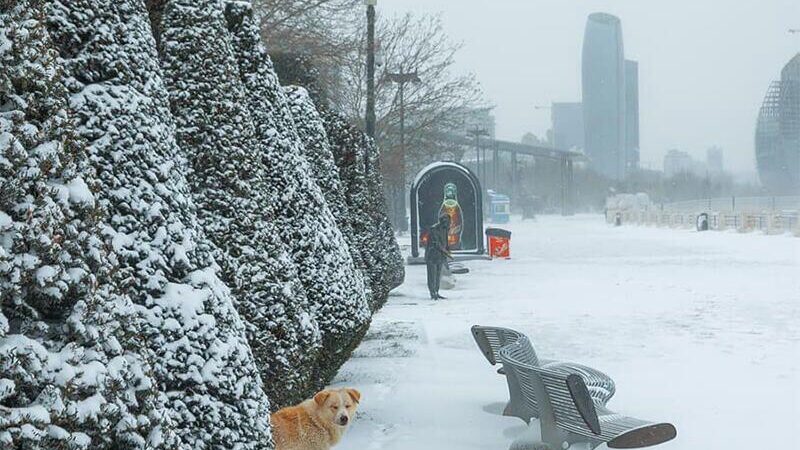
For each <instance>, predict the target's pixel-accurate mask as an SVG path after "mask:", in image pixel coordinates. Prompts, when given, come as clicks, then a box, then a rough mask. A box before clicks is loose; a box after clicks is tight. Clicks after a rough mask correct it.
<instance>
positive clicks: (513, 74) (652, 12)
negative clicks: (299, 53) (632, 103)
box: [378, 0, 800, 176]
mask: <svg viewBox="0 0 800 450" xmlns="http://www.w3.org/2000/svg"><path fill="white" fill-rule="evenodd" d="M378 9H379V11H380V13H381V14H387V15H394V14H404V13H406V12H407V11H414V12H415V14H417V13H442V18H443V24H444V27H445V29H446V31H447V32H448V34H450V36H451V37H452V38H453V39H454V40H455V41H457V42H463V43H464V48H463V49H462V50H461V52H459V54H458V55H456V66H457V69H458V70H460V71H464V72H473V73H475V75H476V76H477V78H478V80H479V81H480V82H481V85H482V86H483V88H484V91H485V93H486V96H487V98H488V100H490V101H491V102H492V103H493V104H494V105H496V106H497V107H496V108H495V110H494V114H495V116H496V118H497V135H498V138H501V139H507V140H514V141H518V140H519V139H520V138H521V136H522V135H523V134H525V132H528V131H530V132H533V133H535V134H536V135H537V136H545V135H546V131H547V129H549V128H550V126H551V118H550V111H547V110H541V109H540V110H537V109H535V108H534V107H535V106H537V105H550V104H551V103H554V102H577V101H580V100H581V70H580V69H581V48H582V44H583V30H584V27H585V23H586V18H587V17H588V15H589V14H591V13H593V12H597V11H605V12H608V13H610V14H614V15H616V16H617V17H619V18H620V19H621V20H622V22H623V24H624V27H625V29H624V33H625V44H626V48H625V50H626V55H627V56H628V58H629V59H633V60H636V61H638V62H639V65H640V66H639V68H640V72H639V80H640V83H639V87H640V92H639V98H640V120H641V123H640V129H641V131H640V136H641V139H640V148H641V166H642V167H644V168H653V169H655V168H660V167H661V165H662V160H663V156H664V155H665V154H666V152H667V151H668V150H669V149H671V148H681V149H685V150H686V151H688V152H690V153H691V154H692V155H693V156H695V157H697V158H703V157H704V154H705V151H706V149H707V148H708V147H710V146H712V145H718V146H720V147H722V148H724V149H725V151H726V167H727V169H726V170H730V171H731V172H734V173H741V172H746V173H747V174H752V175H753V176H755V173H756V165H755V154H754V153H755V152H754V139H753V135H754V121H755V119H756V118H757V116H758V111H759V107H760V106H761V102H762V100H763V98H764V94H765V92H766V89H767V86H768V85H769V83H770V82H771V81H772V80H775V79H777V78H778V77H779V75H780V69H781V68H782V67H783V65H784V64H785V63H786V61H787V60H788V59H789V58H791V57H792V56H793V55H794V54H795V53H797V51H798V50H800V34H794V35H792V34H789V33H788V29H790V28H800V2H797V1H795V0H771V1H759V0H742V1H738V2H734V3H731V2H722V1H707V2H695V1H691V0H675V1H671V2H641V1H638V0H597V1H593V2H580V1H577V0H575V1H572V0H545V1H543V2H535V3H534V2H529V1H526V0H503V1H502V2H499V3H498V5H487V4H485V3H483V2H477V1H464V0H403V1H397V0H380V1H379V4H378ZM497 24H503V25H502V26H499V25H497ZM476 29H480V30H482V32H481V33H476V32H475V30H476ZM742 30H752V31H753V32H748V33H743V32H742ZM700 37H702V38H700Z"/></svg>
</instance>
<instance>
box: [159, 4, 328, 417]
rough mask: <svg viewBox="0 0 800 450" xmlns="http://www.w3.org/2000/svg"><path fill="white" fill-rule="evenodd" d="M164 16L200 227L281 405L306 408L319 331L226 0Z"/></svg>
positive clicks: (166, 60) (162, 44)
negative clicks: (274, 207)
mask: <svg viewBox="0 0 800 450" xmlns="http://www.w3.org/2000/svg"><path fill="white" fill-rule="evenodd" d="M158 15H159V16H160V19H159V24H158V26H156V27H154V28H155V29H158V30H160V35H159V39H158V42H159V53H160V56H161V61H162V67H163V70H164V78H165V82H166V84H167V90H168V91H169V93H170V102H171V104H172V112H173V115H174V117H175V120H176V125H177V129H176V138H177V141H178V145H179V147H180V149H181V152H182V154H184V155H186V157H187V159H188V161H189V163H190V166H191V169H192V172H191V175H190V176H189V177H188V179H189V184H190V186H191V191H192V196H193V198H194V200H195V203H196V204H197V206H198V208H199V214H198V215H199V221H200V223H201V225H202V226H203V228H204V229H205V231H206V233H207V234H208V236H209V238H210V239H211V240H212V241H214V243H215V244H216V246H217V247H218V248H219V249H220V254H219V255H218V257H217V261H218V262H219V263H220V265H221V267H222V275H223V279H224V280H225V281H226V282H227V283H228V285H229V286H230V287H231V289H232V291H233V293H234V294H235V298H236V305H237V309H238V310H239V313H240V315H241V316H242V318H243V320H244V321H245V324H246V326H247V331H248V340H249V342H250V345H251V347H252V349H253V354H254V356H255V358H256V362H257V364H258V366H259V369H260V371H261V378H262V380H263V382H264V388H265V390H266V391H267V393H268V394H269V397H270V401H271V403H272V407H273V408H278V407H280V406H287V405H290V404H295V403H298V402H299V401H301V400H303V399H304V398H307V396H309V395H310V394H312V390H313V389H315V388H316V387H317V385H316V383H314V382H312V377H311V375H312V371H311V370H310V369H311V368H312V367H313V365H314V363H315V360H316V358H317V354H318V350H319V347H320V336H319V328H318V327H317V325H316V322H315V320H314V318H313V317H312V315H311V311H310V309H309V303H308V300H307V298H306V294H305V291H304V289H303V286H302V284H301V283H300V281H299V279H298V278H297V275H298V274H297V269H296V267H295V266H294V263H293V262H292V260H291V259H290V257H289V255H288V253H287V251H286V248H285V247H284V246H283V245H281V241H280V238H279V236H278V231H277V229H276V228H275V224H274V223H273V218H272V217H271V214H270V210H271V203H272V198H271V197H270V196H269V193H270V191H271V188H270V184H269V183H270V182H269V176H270V173H269V172H268V170H267V168H266V167H265V166H264V165H263V164H261V161H260V158H259V155H257V154H256V152H255V151H254V150H255V149H256V148H258V145H257V144H256V141H255V125H254V123H253V119H252V117H251V116H250V112H249V111H248V110H247V108H246V105H245V93H244V86H243V85H242V82H241V80H240V79H239V77H238V76H231V74H233V73H236V72H237V70H238V68H237V67H236V60H235V59H234V57H233V54H232V53H231V46H230V39H229V35H228V30H227V29H226V24H225V19H224V17H223V10H222V6H221V4H220V2H219V0H173V1H168V2H166V4H165V7H164V9H163V10H162V11H159V14H158ZM209 42H213V43H214V45H209ZM209 61H213V63H209Z"/></svg>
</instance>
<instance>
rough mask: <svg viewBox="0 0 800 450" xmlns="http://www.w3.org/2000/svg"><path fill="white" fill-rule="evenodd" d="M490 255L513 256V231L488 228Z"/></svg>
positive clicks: (495, 256) (494, 256) (487, 236)
mask: <svg viewBox="0 0 800 450" xmlns="http://www.w3.org/2000/svg"><path fill="white" fill-rule="evenodd" d="M486 239H487V241H488V245H487V247H488V248H489V256H491V257H492V258H510V257H511V232H510V231H508V230H504V229H502V228H487V229H486Z"/></svg>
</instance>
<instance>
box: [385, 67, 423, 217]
mask: <svg viewBox="0 0 800 450" xmlns="http://www.w3.org/2000/svg"><path fill="white" fill-rule="evenodd" d="M386 78H387V79H388V80H389V81H392V82H394V83H397V84H398V86H399V87H398V91H399V92H398V96H399V97H400V151H399V152H398V153H399V154H398V157H397V166H398V167H397V170H398V174H397V186H395V201H394V204H395V208H394V209H395V226H396V227H397V228H398V229H399V230H400V231H406V230H407V223H406V194H405V189H406V104H405V85H406V83H419V82H420V79H419V76H418V75H417V72H416V71H414V72H403V69H402V68H401V69H400V72H396V73H388V72H387V73H386Z"/></svg>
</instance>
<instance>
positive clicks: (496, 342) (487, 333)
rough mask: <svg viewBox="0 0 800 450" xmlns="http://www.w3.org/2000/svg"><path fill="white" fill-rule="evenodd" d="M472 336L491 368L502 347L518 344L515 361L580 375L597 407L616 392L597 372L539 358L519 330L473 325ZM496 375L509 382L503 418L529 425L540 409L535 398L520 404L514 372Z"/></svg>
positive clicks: (609, 382)
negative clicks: (514, 419)
mask: <svg viewBox="0 0 800 450" xmlns="http://www.w3.org/2000/svg"><path fill="white" fill-rule="evenodd" d="M472 336H473V338H474V339H475V342H476V343H477V344H478V348H479V349H480V351H481V353H483V356H485V357H486V359H487V360H488V361H489V364H491V365H493V366H494V365H496V364H497V363H499V362H500V349H501V348H503V347H505V346H507V345H510V344H513V343H519V344H520V346H518V347H516V348H517V352H518V353H517V354H516V358H517V359H518V360H519V361H522V362H523V363H525V364H529V365H532V366H537V367H545V368H548V369H551V370H556V371H562V372H565V373H574V374H578V375H580V376H581V377H582V378H583V379H584V380H585V382H586V385H587V386H588V389H589V393H590V395H591V396H592V398H594V399H595V400H596V401H597V402H598V403H599V404H602V405H605V404H606V403H607V402H608V400H610V399H611V397H613V396H614V392H616V387H615V385H614V380H612V379H611V377H609V376H608V375H606V374H605V373H603V372H601V371H599V370H597V369H593V368H591V367H587V366H584V365H582V364H577V363H572V362H561V361H552V360H544V359H539V357H538V356H537V354H536V350H535V349H534V348H533V344H531V342H530V340H529V339H528V337H527V336H525V335H524V334H522V333H520V332H519V331H516V330H512V329H510V328H502V327H488V326H480V325H474V326H473V327H472ZM497 372H498V373H500V374H503V375H505V376H506V382H507V383H508V393H509V401H508V404H507V405H506V408H505V410H504V411H503V415H506V416H512V417H518V418H520V419H522V420H524V421H525V422H530V420H531V419H532V418H538V417H539V410H538V408H537V406H536V399H535V398H534V399H531V400H529V401H528V402H527V403H526V402H524V401H523V398H522V395H521V393H520V386H519V382H518V380H517V377H516V375H515V374H514V373H513V372H512V373H509V372H508V370H506V369H505V368H504V367H501V368H500V369H498V371H497Z"/></svg>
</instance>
